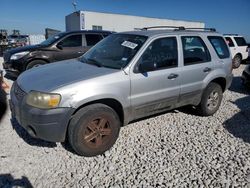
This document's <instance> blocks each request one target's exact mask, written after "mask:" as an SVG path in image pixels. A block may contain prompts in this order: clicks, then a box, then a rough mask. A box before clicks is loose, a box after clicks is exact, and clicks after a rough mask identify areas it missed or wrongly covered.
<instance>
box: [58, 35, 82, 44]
mask: <svg viewBox="0 0 250 188" xmlns="http://www.w3.org/2000/svg"><path fill="white" fill-rule="evenodd" d="M60 43H61V44H62V46H63V47H79V46H82V35H71V36H69V37H67V38H65V39H63V40H62V41H61V42H60Z"/></svg>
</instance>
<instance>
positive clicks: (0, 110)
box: [0, 86, 7, 121]
mask: <svg viewBox="0 0 250 188" xmlns="http://www.w3.org/2000/svg"><path fill="white" fill-rule="evenodd" d="M6 109H7V97H6V93H5V91H4V90H3V89H2V87H1V86H0V121H1V119H2V117H3V115H4V114H5V112H6Z"/></svg>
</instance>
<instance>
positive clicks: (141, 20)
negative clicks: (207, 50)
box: [65, 11, 205, 32]
mask: <svg viewBox="0 0 250 188" xmlns="http://www.w3.org/2000/svg"><path fill="white" fill-rule="evenodd" d="M65 22H66V31H73V30H83V29H87V30H92V29H93V30H109V31H116V32H121V31H131V30H135V29H138V28H143V27H150V26H184V27H195V28H204V27H205V24H204V23H203V22H191V21H184V20H171V19H159V18H149V17H141V16H130V15H122V14H111V13H101V12H90V11H77V12H74V13H72V14H69V15H68V16H66V17H65Z"/></svg>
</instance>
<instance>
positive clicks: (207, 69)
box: [203, 67, 212, 72]
mask: <svg viewBox="0 0 250 188" xmlns="http://www.w3.org/2000/svg"><path fill="white" fill-rule="evenodd" d="M211 70H212V69H211V68H209V67H206V68H205V69H203V72H210V71H211Z"/></svg>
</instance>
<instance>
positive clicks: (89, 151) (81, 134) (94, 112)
mask: <svg viewBox="0 0 250 188" xmlns="http://www.w3.org/2000/svg"><path fill="white" fill-rule="evenodd" d="M120 126H121V121H120V119H119V117H118V115H117V113H116V112H115V111H114V110H113V109H112V108H110V107H109V106H106V105H104V104H93V105H89V106H86V107H84V108H82V109H81V110H79V111H78V112H77V113H76V114H75V115H74V116H73V118H72V119H71V121H70V124H69V128H68V141H69V144H70V146H71V147H72V149H73V150H74V151H75V152H76V153H77V154H78V155H81V156H86V157H91V156H96V155H100V154H103V153H104V152H105V151H107V150H108V149H110V148H111V147H112V146H113V145H114V143H115V142H116V140H117V138H118V136H119V131H120ZM105 131H106V132H105Z"/></svg>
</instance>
